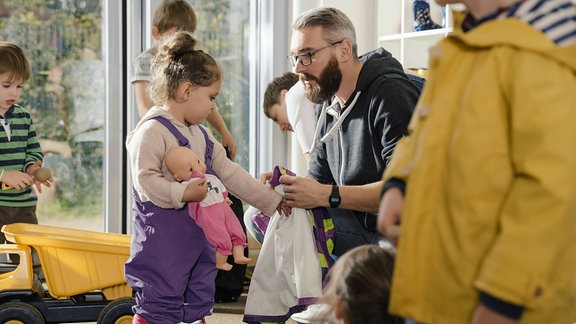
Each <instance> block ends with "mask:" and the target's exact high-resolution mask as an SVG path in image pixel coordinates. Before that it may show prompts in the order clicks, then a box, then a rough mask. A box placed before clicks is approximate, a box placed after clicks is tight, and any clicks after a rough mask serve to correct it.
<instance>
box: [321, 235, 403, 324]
mask: <svg viewBox="0 0 576 324" xmlns="http://www.w3.org/2000/svg"><path fill="white" fill-rule="evenodd" d="M393 268H394V254H393V252H392V251H390V250H389V249H386V248H382V247H379V246H378V245H375V244H368V245H362V246H358V247H356V248H354V249H352V250H350V251H348V252H346V253H345V254H344V255H342V256H341V257H340V258H339V259H338V260H337V261H336V263H335V264H334V266H333V267H332V269H331V270H330V274H329V278H330V279H329V282H328V287H327V290H326V293H325V294H324V297H323V301H322V302H323V303H326V304H329V305H332V306H333V313H334V314H333V315H334V317H335V318H336V320H337V322H338V323H345V324H360V323H362V324H369V323H393V324H395V323H399V324H400V323H404V320H403V319H401V318H400V317H396V316H393V315H390V314H389V313H388V311H387V309H388V303H389V294H390V285H391V280H392V270H393Z"/></svg>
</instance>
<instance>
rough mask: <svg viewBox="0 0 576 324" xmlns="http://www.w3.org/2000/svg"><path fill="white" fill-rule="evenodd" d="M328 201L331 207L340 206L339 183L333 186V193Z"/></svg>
mask: <svg viewBox="0 0 576 324" xmlns="http://www.w3.org/2000/svg"><path fill="white" fill-rule="evenodd" d="M328 203H330V207H331V208H338V206H340V192H339V190H338V186H337V185H333V186H332V193H331V194H330V197H328Z"/></svg>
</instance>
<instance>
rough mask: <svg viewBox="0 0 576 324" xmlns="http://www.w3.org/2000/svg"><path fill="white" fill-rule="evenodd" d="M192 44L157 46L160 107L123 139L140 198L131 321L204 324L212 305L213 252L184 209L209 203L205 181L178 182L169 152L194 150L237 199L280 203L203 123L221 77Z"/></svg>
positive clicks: (130, 274) (177, 39) (155, 89)
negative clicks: (171, 169)
mask: <svg viewBox="0 0 576 324" xmlns="http://www.w3.org/2000/svg"><path fill="white" fill-rule="evenodd" d="M195 45H196V40H195V39H194V37H193V36H192V34H189V33H186V32H177V33H175V34H174V35H172V36H170V37H168V38H167V39H166V40H165V41H164V42H163V44H162V45H161V46H160V47H159V53H158V54H157V56H156V58H155V60H154V62H153V64H152V68H151V70H152V82H151V83H150V89H149V90H150V94H151V96H152V98H153V100H154V102H156V103H157V104H158V105H159V106H155V107H153V108H152V109H151V110H150V111H149V112H148V113H147V114H146V115H145V116H144V117H143V118H142V120H141V121H140V122H139V123H138V125H136V128H135V129H134V130H133V131H132V132H130V133H129V134H128V138H127V140H126V147H127V150H128V155H129V158H130V164H131V171H132V182H133V185H134V192H133V193H134V200H135V204H134V219H133V222H132V242H131V247H130V258H129V259H128V261H127V263H126V266H125V272H126V281H127V282H128V284H129V285H130V286H131V287H132V288H133V289H134V291H135V297H136V305H135V306H134V308H133V310H134V314H135V316H134V320H133V323H150V324H175V323H202V322H203V321H204V317H205V316H209V315H210V314H211V311H212V308H213V306H214V291H215V284H214V279H215V277H216V266H215V258H214V256H215V250H214V247H213V246H212V245H211V244H210V243H209V242H208V241H207V240H206V237H205V235H204V233H203V231H202V229H201V228H200V227H199V226H198V225H197V224H196V222H195V221H194V220H193V219H192V218H191V217H190V216H189V215H188V210H187V208H186V204H187V202H189V201H201V200H202V199H204V197H205V196H206V194H207V191H208V188H207V183H206V180H205V179H200V180H197V181H194V182H191V183H189V184H183V183H180V182H178V181H175V179H174V177H173V176H172V175H171V173H170V172H169V171H168V169H167V167H166V165H165V163H164V162H163V161H164V158H165V155H166V153H167V152H168V151H169V150H171V149H173V148H175V147H177V146H187V147H190V148H191V149H192V150H193V151H194V152H195V153H196V155H197V156H198V157H199V158H200V159H204V161H203V162H204V163H205V164H206V165H207V166H209V168H210V170H212V171H213V172H215V173H217V174H218V176H219V178H220V180H221V181H222V183H223V184H224V185H225V186H226V188H227V189H228V190H229V191H230V192H231V193H232V194H234V195H236V196H237V197H239V198H240V199H242V200H243V201H246V202H247V203H249V204H250V205H253V206H254V207H257V208H260V209H262V210H263V211H265V212H266V213H270V214H272V213H273V212H274V211H275V210H276V209H277V208H278V207H279V204H280V202H281V200H282V197H281V196H280V194H278V193H277V192H275V191H274V190H273V189H271V188H269V187H267V186H265V185H263V184H261V183H260V182H259V181H258V180H256V179H254V178H253V177H252V176H251V175H250V174H249V173H247V172H246V171H245V170H243V169H242V167H241V166H239V165H238V164H236V163H234V162H232V161H230V160H229V159H228V158H227V157H226V151H225V149H224V147H223V146H222V145H221V144H220V143H218V141H217V140H216V139H215V138H214V136H213V135H212V133H210V132H209V131H208V130H207V129H205V128H204V126H202V125H201V124H202V123H203V122H204V120H205V119H206V117H207V116H208V114H210V112H211V111H212V110H213V109H214V107H215V104H214V103H215V99H216V96H217V95H218V92H219V91H220V86H221V84H222V72H221V71H220V69H219V67H218V65H217V63H216V62H215V61H214V59H213V58H212V57H211V56H210V55H208V54H206V53H204V52H202V51H200V50H195V49H194V46H195Z"/></svg>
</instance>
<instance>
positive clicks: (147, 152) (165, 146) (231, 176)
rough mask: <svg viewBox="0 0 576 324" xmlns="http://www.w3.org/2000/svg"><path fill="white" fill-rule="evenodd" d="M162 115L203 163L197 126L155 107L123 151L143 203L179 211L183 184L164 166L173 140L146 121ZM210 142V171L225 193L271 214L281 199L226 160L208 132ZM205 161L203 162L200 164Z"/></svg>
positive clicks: (161, 128) (201, 137)
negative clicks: (147, 202) (226, 191)
mask: <svg viewBox="0 0 576 324" xmlns="http://www.w3.org/2000/svg"><path fill="white" fill-rule="evenodd" d="M156 116H163V117H165V118H166V119H168V120H169V121H171V122H172V123H173V124H174V125H175V126H176V128H177V129H178V130H179V131H180V132H181V133H182V134H183V135H184V136H185V137H186V138H187V139H188V140H189V141H190V148H191V149H192V150H193V151H194V153H196V155H198V157H199V158H200V159H201V160H203V161H204V156H205V151H206V141H205V140H204V134H203V133H202V131H201V130H200V128H199V127H203V126H199V125H192V126H190V127H187V126H186V125H184V124H182V123H181V122H179V121H177V120H175V119H174V118H173V117H172V115H170V114H169V113H167V112H166V111H164V110H162V109H160V108H159V107H153V108H152V109H151V110H150V111H149V112H148V113H147V114H146V115H145V116H144V117H143V118H142V120H141V121H140V122H139V123H138V125H136V128H135V129H134V130H133V131H131V132H130V133H129V134H128V137H127V140H126V148H127V149H128V155H129V159H130V166H131V169H132V181H133V185H134V189H135V190H136V192H137V193H138V196H139V198H140V200H142V201H143V202H145V201H151V202H152V203H154V204H155V205H157V206H159V207H162V208H175V209H179V208H182V207H183V206H184V202H182V197H183V195H184V190H185V189H186V184H182V183H179V182H176V181H175V179H174V177H173V176H172V174H170V172H169V171H168V168H167V167H166V165H165V164H164V157H165V155H166V152H168V151H169V150H170V149H172V148H174V147H176V146H178V140H177V139H176V137H175V136H174V135H173V134H172V133H171V132H170V131H169V130H168V128H166V127H165V126H164V125H162V124H161V123H160V122H159V121H156V120H150V119H151V118H153V117H156ZM208 134H209V137H210V139H211V140H212V142H214V152H213V157H212V169H213V170H214V171H215V172H216V173H217V174H218V176H219V178H220V180H221V181H222V183H224V185H225V186H226V188H227V189H228V191H229V192H231V193H232V194H234V195H235V196H237V197H238V198H240V199H241V200H243V201H245V202H247V203H248V204H250V205H252V206H254V207H256V208H258V209H260V210H262V211H263V212H265V213H266V214H268V215H271V214H273V213H274V211H275V210H276V207H277V206H278V204H279V203H280V201H281V199H282V196H281V195H280V194H278V193H277V192H276V191H274V190H273V189H270V188H269V187H267V186H265V185H263V184H262V183H260V181H258V180H256V179H254V178H253V177H252V176H251V175H250V174H249V173H248V172H246V171H245V170H244V169H242V167H241V166H240V165H238V164H236V163H234V162H232V161H230V160H229V159H228V158H227V157H226V151H225V150H224V147H223V146H222V144H220V143H219V142H218V141H217V140H216V139H215V138H214V136H213V135H212V133H210V131H208ZM204 162H205V161H204Z"/></svg>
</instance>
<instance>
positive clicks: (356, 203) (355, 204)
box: [280, 175, 383, 213]
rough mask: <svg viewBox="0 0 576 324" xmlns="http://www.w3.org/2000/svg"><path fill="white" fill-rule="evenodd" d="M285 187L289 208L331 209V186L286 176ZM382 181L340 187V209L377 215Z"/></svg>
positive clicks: (281, 180)
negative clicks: (329, 199)
mask: <svg viewBox="0 0 576 324" xmlns="http://www.w3.org/2000/svg"><path fill="white" fill-rule="evenodd" d="M280 183H282V184H283V185H284V198H285V199H286V203H287V205H288V206H289V207H299V208H315V207H330V203H329V201H328V198H329V197H330V194H331V193H332V185H331V184H321V183H319V182H318V181H316V180H314V179H311V178H308V177H298V176H288V175H284V176H282V177H281V178H280ZM382 184H383V183H382V181H378V182H373V183H369V184H365V185H359V186H338V188H339V191H340V206H339V208H343V209H349V210H357V211H362V212H370V213H376V212H377V211H378V206H379V203H380V202H379V201H378V199H374V198H375V197H378V195H379V191H380V190H381V189H382Z"/></svg>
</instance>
